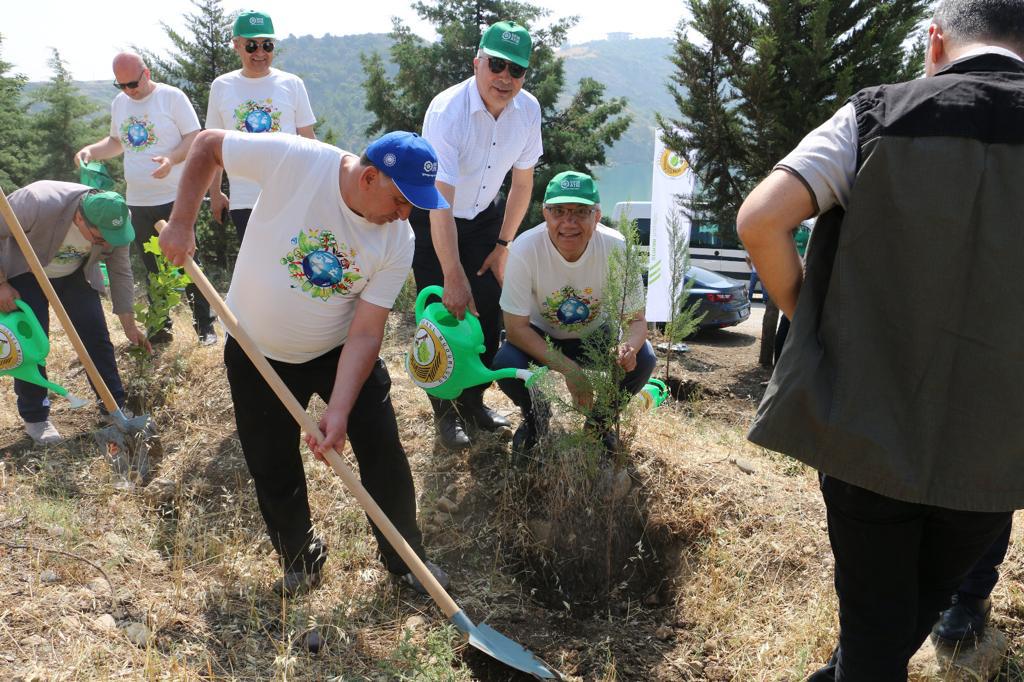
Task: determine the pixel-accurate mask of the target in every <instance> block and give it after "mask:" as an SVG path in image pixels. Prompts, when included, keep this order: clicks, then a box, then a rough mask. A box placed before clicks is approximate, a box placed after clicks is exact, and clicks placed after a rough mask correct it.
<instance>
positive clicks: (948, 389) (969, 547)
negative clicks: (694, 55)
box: [737, 0, 1024, 682]
mask: <svg viewBox="0 0 1024 682" xmlns="http://www.w3.org/2000/svg"><path fill="white" fill-rule="evenodd" d="M1021 55H1024V0H943V1H942V2H941V3H940V4H939V6H938V9H937V11H936V14H935V17H934V19H933V21H932V22H931V25H930V26H929V28H928V41H927V52H926V58H925V72H926V75H927V76H928V77H927V78H924V79H918V80H914V81H910V82H906V83H896V84H892V85H880V86H876V87H870V88H866V89H864V90H862V91H860V92H858V93H857V94H856V95H854V96H853V97H852V98H851V99H850V101H849V102H848V103H847V104H846V105H845V106H843V107H842V108H841V109H840V110H839V111H838V112H837V113H836V114H835V115H834V116H833V117H832V118H831V119H830V120H829V121H828V122H826V123H825V124H824V125H822V126H821V127H820V128H818V129H817V130H815V131H813V132H811V133H810V134H809V135H808V136H807V137H806V138H805V139H804V140H803V141H802V142H801V143H800V144H799V146H798V147H797V148H796V149H795V150H794V151H793V152H791V153H790V154H789V155H788V156H786V157H785V158H784V159H782V161H781V162H780V163H779V164H778V165H777V166H776V168H775V170H774V171H773V172H772V173H771V174H770V175H769V176H768V178H766V179H765V180H764V181H763V182H762V183H761V184H760V185H758V186H757V188H755V189H754V191H753V192H752V193H751V194H750V196H749V197H747V199H746V200H745V201H744V203H743V205H742V207H741V208H740V211H739V214H738V216H737V225H738V230H739V234H740V237H741V239H742V240H743V242H744V244H745V246H746V247H747V251H748V252H749V253H750V257H751V259H752V260H753V261H754V264H755V265H756V266H757V270H758V273H759V274H760V277H761V281H762V283H763V284H764V286H765V289H766V291H767V292H768V295H770V296H771V298H772V300H773V301H775V302H776V303H777V304H778V306H779V308H780V309H781V310H782V312H783V313H785V315H786V316H787V317H788V318H790V319H791V320H792V327H791V329H790V332H789V338H788V340H787V342H786V344H787V346H788V349H787V351H786V352H785V353H784V354H783V355H782V358H781V359H780V362H779V364H778V365H777V366H776V368H775V372H774V374H773V376H772V380H771V381H770V383H769V385H768V389H767V391H766V392H765V396H764V400H763V401H762V403H761V406H760V408H759V409H758V414H757V416H756V417H755V420H754V423H753V425H752V427H751V431H750V434H749V438H750V439H751V440H752V441H753V442H755V443H757V444H759V445H761V446H763V447H766V448H769V449H772V450H776V451H779V452H783V453H786V454H788V455H790V456H792V457H795V458H796V459H799V460H801V461H803V462H805V463H807V464H808V465H810V466H812V467H814V468H816V469H818V471H819V472H820V484H821V491H822V496H823V498H824V501H825V507H826V511H827V517H828V528H829V539H830V541H831V545H832V551H833V554H834V556H835V588H836V593H837V595H838V597H839V626H840V627H839V643H838V646H837V647H836V649H835V652H834V653H833V656H832V659H831V660H830V661H829V662H828V664H827V665H826V666H825V667H823V668H822V669H821V670H819V671H817V672H816V673H814V674H813V675H812V676H811V679H812V680H815V681H818V680H847V681H850V680H870V681H871V682H887V681H889V680H906V678H907V664H908V662H909V660H910V658H911V656H912V655H913V654H914V653H915V652H916V651H917V649H918V648H919V647H920V645H921V644H922V643H923V642H924V641H925V639H926V638H927V637H928V635H929V633H930V632H931V630H932V627H933V625H934V624H935V622H936V620H937V619H938V616H939V613H940V612H941V611H942V610H943V609H945V608H947V607H948V606H949V604H950V596H951V595H952V594H953V593H954V592H955V591H956V589H957V587H958V586H959V585H960V583H961V581H962V580H963V578H964V576H965V575H966V574H967V572H968V571H969V570H970V569H971V567H972V566H973V565H974V564H975V562H976V561H977V560H978V559H979V557H981V556H982V554H983V553H984V552H985V551H986V550H987V549H988V548H989V547H990V546H992V544H993V543H994V542H995V541H996V539H997V538H998V537H999V535H1000V534H1001V533H1003V532H1004V530H1005V529H1006V526H1007V523H1008V522H1009V520H1010V516H1011V513H1012V512H1011V510H1013V509H1018V508H1021V507H1024V457H1022V454H1024V453H1022V448H1024V445H1022V443H1024V363H1021V362H1020V348H1019V344H1020V338H1021V337H1022V335H1024V301H1019V300H1015V299H1014V298H1013V297H1009V298H1007V297H1004V296H991V297H985V296H984V295H983V293H984V292H988V291H1002V290H1005V288H1006V282H1007V278H1010V281H1012V278H1013V277H1014V276H1015V274H1016V273H1018V272H1020V268H1021V265H1020V252H1021V248H1022V246H1024V237H1022V235H1021V231H1020V222H1021V216H1024V194H1022V193H1021V192H1020V187H1021V184H1022V183H1024V60H1022V58H1021ZM811 216H818V220H817V223H816V225H815V229H814V233H813V236H812V238H811V241H810V244H809V245H808V253H807V266H806V271H804V269H803V268H801V265H800V259H799V257H798V255H797V251H796V247H795V245H794V243H793V240H792V238H791V237H790V232H791V230H792V229H793V228H794V227H795V226H796V225H797V224H798V223H800V222H801V221H802V220H804V219H807V218H808V217H811ZM940 263H941V264H942V265H941V267H937V264H940Z"/></svg>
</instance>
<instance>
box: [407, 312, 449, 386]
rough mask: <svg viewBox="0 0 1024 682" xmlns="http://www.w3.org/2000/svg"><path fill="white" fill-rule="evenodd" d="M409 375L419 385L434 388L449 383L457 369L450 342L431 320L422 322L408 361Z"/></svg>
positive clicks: (417, 330)
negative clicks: (449, 345) (453, 371)
mask: <svg viewBox="0 0 1024 682" xmlns="http://www.w3.org/2000/svg"><path fill="white" fill-rule="evenodd" d="M406 364H407V365H408V369H409V375H410V376H411V377H412V380H413V381H415V382H416V384H417V385H419V386H421V387H423V388H434V387H435V386H440V385H441V384H443V383H444V382H446V381H448V378H449V377H450V376H451V375H452V370H453V369H454V368H455V358H454V357H453V356H452V350H451V348H449V347H448V341H446V340H445V338H444V335H442V334H441V332H440V331H438V329H437V327H435V326H434V325H433V324H432V323H431V322H430V321H429V320H421V321H420V326H419V327H418V328H417V329H416V335H415V336H414V337H413V340H412V350H411V351H410V352H409V355H408V358H407V359H406Z"/></svg>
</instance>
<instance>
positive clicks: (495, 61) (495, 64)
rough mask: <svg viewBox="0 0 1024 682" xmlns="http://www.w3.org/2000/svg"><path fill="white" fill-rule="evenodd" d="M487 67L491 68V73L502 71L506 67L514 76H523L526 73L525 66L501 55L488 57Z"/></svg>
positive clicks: (509, 73)
mask: <svg viewBox="0 0 1024 682" xmlns="http://www.w3.org/2000/svg"><path fill="white" fill-rule="evenodd" d="M487 67H488V68H489V69H490V70H491V73H501V72H502V71H504V70H505V67H508V75H510V76H512V77H513V78H522V77H523V76H525V75H526V67H525V66H519V65H518V64H514V63H512V62H510V61H508V60H507V59H502V58H501V57H488V58H487Z"/></svg>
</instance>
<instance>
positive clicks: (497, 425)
mask: <svg viewBox="0 0 1024 682" xmlns="http://www.w3.org/2000/svg"><path fill="white" fill-rule="evenodd" d="M463 416H464V418H465V420H466V425H467V426H469V427H470V428H476V429H480V430H482V431H492V432H493V431H497V430H498V429H505V428H510V427H511V426H512V423H511V422H509V420H508V419H505V418H504V417H502V416H501V415H500V414H498V413H497V412H495V411H494V410H492V409H491V408H489V407H487V406H486V405H481V406H480V409H477V410H467V411H465V412H464V413H463Z"/></svg>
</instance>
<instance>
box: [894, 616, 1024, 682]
mask: <svg viewBox="0 0 1024 682" xmlns="http://www.w3.org/2000/svg"><path fill="white" fill-rule="evenodd" d="M1006 647H1007V643H1006V635H1004V634H1003V633H1002V632H1000V631H999V630H997V629H995V628H991V627H990V628H987V629H986V630H985V635H984V636H983V637H982V638H981V640H980V641H979V642H978V643H977V645H974V644H966V645H963V646H961V647H960V648H955V647H951V646H947V645H945V644H935V643H934V640H933V639H931V638H929V639H927V640H925V643H924V644H922V645H921V648H920V649H919V650H918V652H917V653H916V654H914V658H912V659H911V661H910V667H909V672H910V679H911V680H918V681H919V682H940V681H941V682H978V680H990V679H992V678H993V677H995V675H996V673H998V672H999V667H1000V665H1001V663H1002V661H1003V657H1004V656H1005V655H1006Z"/></svg>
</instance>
